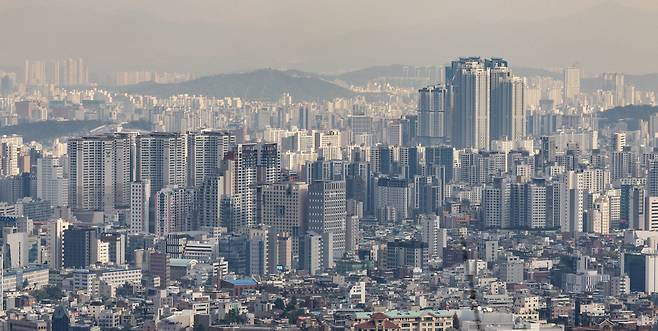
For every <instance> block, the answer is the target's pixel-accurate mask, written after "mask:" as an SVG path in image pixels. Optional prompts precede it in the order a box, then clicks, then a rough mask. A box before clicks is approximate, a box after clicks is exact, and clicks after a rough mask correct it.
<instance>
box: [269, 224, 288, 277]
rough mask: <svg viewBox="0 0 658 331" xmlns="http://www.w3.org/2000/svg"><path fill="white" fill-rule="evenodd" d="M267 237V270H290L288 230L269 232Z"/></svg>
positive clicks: (272, 272) (272, 271)
mask: <svg viewBox="0 0 658 331" xmlns="http://www.w3.org/2000/svg"><path fill="white" fill-rule="evenodd" d="M268 235H269V238H268V241H267V243H268V245H269V248H268V254H269V255H268V265H269V272H270V273H271V274H275V273H277V272H285V271H290V270H292V267H293V266H292V261H293V254H292V242H293V240H292V238H291V237H290V234H289V233H288V232H279V233H274V232H273V231H270V232H269V234H268Z"/></svg>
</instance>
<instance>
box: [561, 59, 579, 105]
mask: <svg viewBox="0 0 658 331" xmlns="http://www.w3.org/2000/svg"><path fill="white" fill-rule="evenodd" d="M579 94H580V69H579V68H574V67H570V68H565V69H564V100H565V101H566V102H573V101H574V100H575V98H576V97H577V96H578V95H579Z"/></svg>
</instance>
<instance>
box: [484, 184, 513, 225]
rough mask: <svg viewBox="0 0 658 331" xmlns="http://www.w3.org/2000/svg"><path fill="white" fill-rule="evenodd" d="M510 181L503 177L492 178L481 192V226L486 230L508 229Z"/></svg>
mask: <svg viewBox="0 0 658 331" xmlns="http://www.w3.org/2000/svg"><path fill="white" fill-rule="evenodd" d="M510 194H511V181H510V180H509V179H508V178H505V177H497V178H494V181H493V183H492V184H491V185H486V186H485V188H484V191H483V192H482V198H483V202H482V203H483V206H482V209H483V218H484V220H483V225H484V226H485V227H486V228H499V229H506V228H509V227H510V225H511V224H510Z"/></svg>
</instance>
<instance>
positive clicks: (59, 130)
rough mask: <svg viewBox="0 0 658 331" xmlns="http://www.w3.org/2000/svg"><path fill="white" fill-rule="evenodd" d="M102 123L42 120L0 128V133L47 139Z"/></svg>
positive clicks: (76, 133) (68, 135)
mask: <svg viewBox="0 0 658 331" xmlns="http://www.w3.org/2000/svg"><path fill="white" fill-rule="evenodd" d="M103 124H106V123H104V122H101V121H44V122H34V123H25V124H19V125H12V126H4V127H1V128H0V135H11V134H18V135H21V136H23V140H24V141H33V140H34V141H40V142H43V141H48V140H51V139H54V138H62V137H71V136H78V135H82V134H88V133H89V131H90V130H91V129H94V128H97V127H99V126H101V125H103Z"/></svg>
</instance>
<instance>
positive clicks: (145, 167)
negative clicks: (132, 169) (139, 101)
mask: <svg viewBox="0 0 658 331" xmlns="http://www.w3.org/2000/svg"><path fill="white" fill-rule="evenodd" d="M136 145H137V151H136V160H137V167H136V168H137V170H136V177H137V178H136V179H137V180H146V179H148V180H149V181H150V186H151V192H149V195H153V194H154V193H155V192H157V191H159V190H161V189H162V188H163V187H165V186H167V185H180V186H186V185H187V165H188V157H187V155H188V153H187V140H186V139H185V137H184V136H182V135H180V134H178V133H159V132H153V133H149V134H145V135H139V136H137V140H136Z"/></svg>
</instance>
